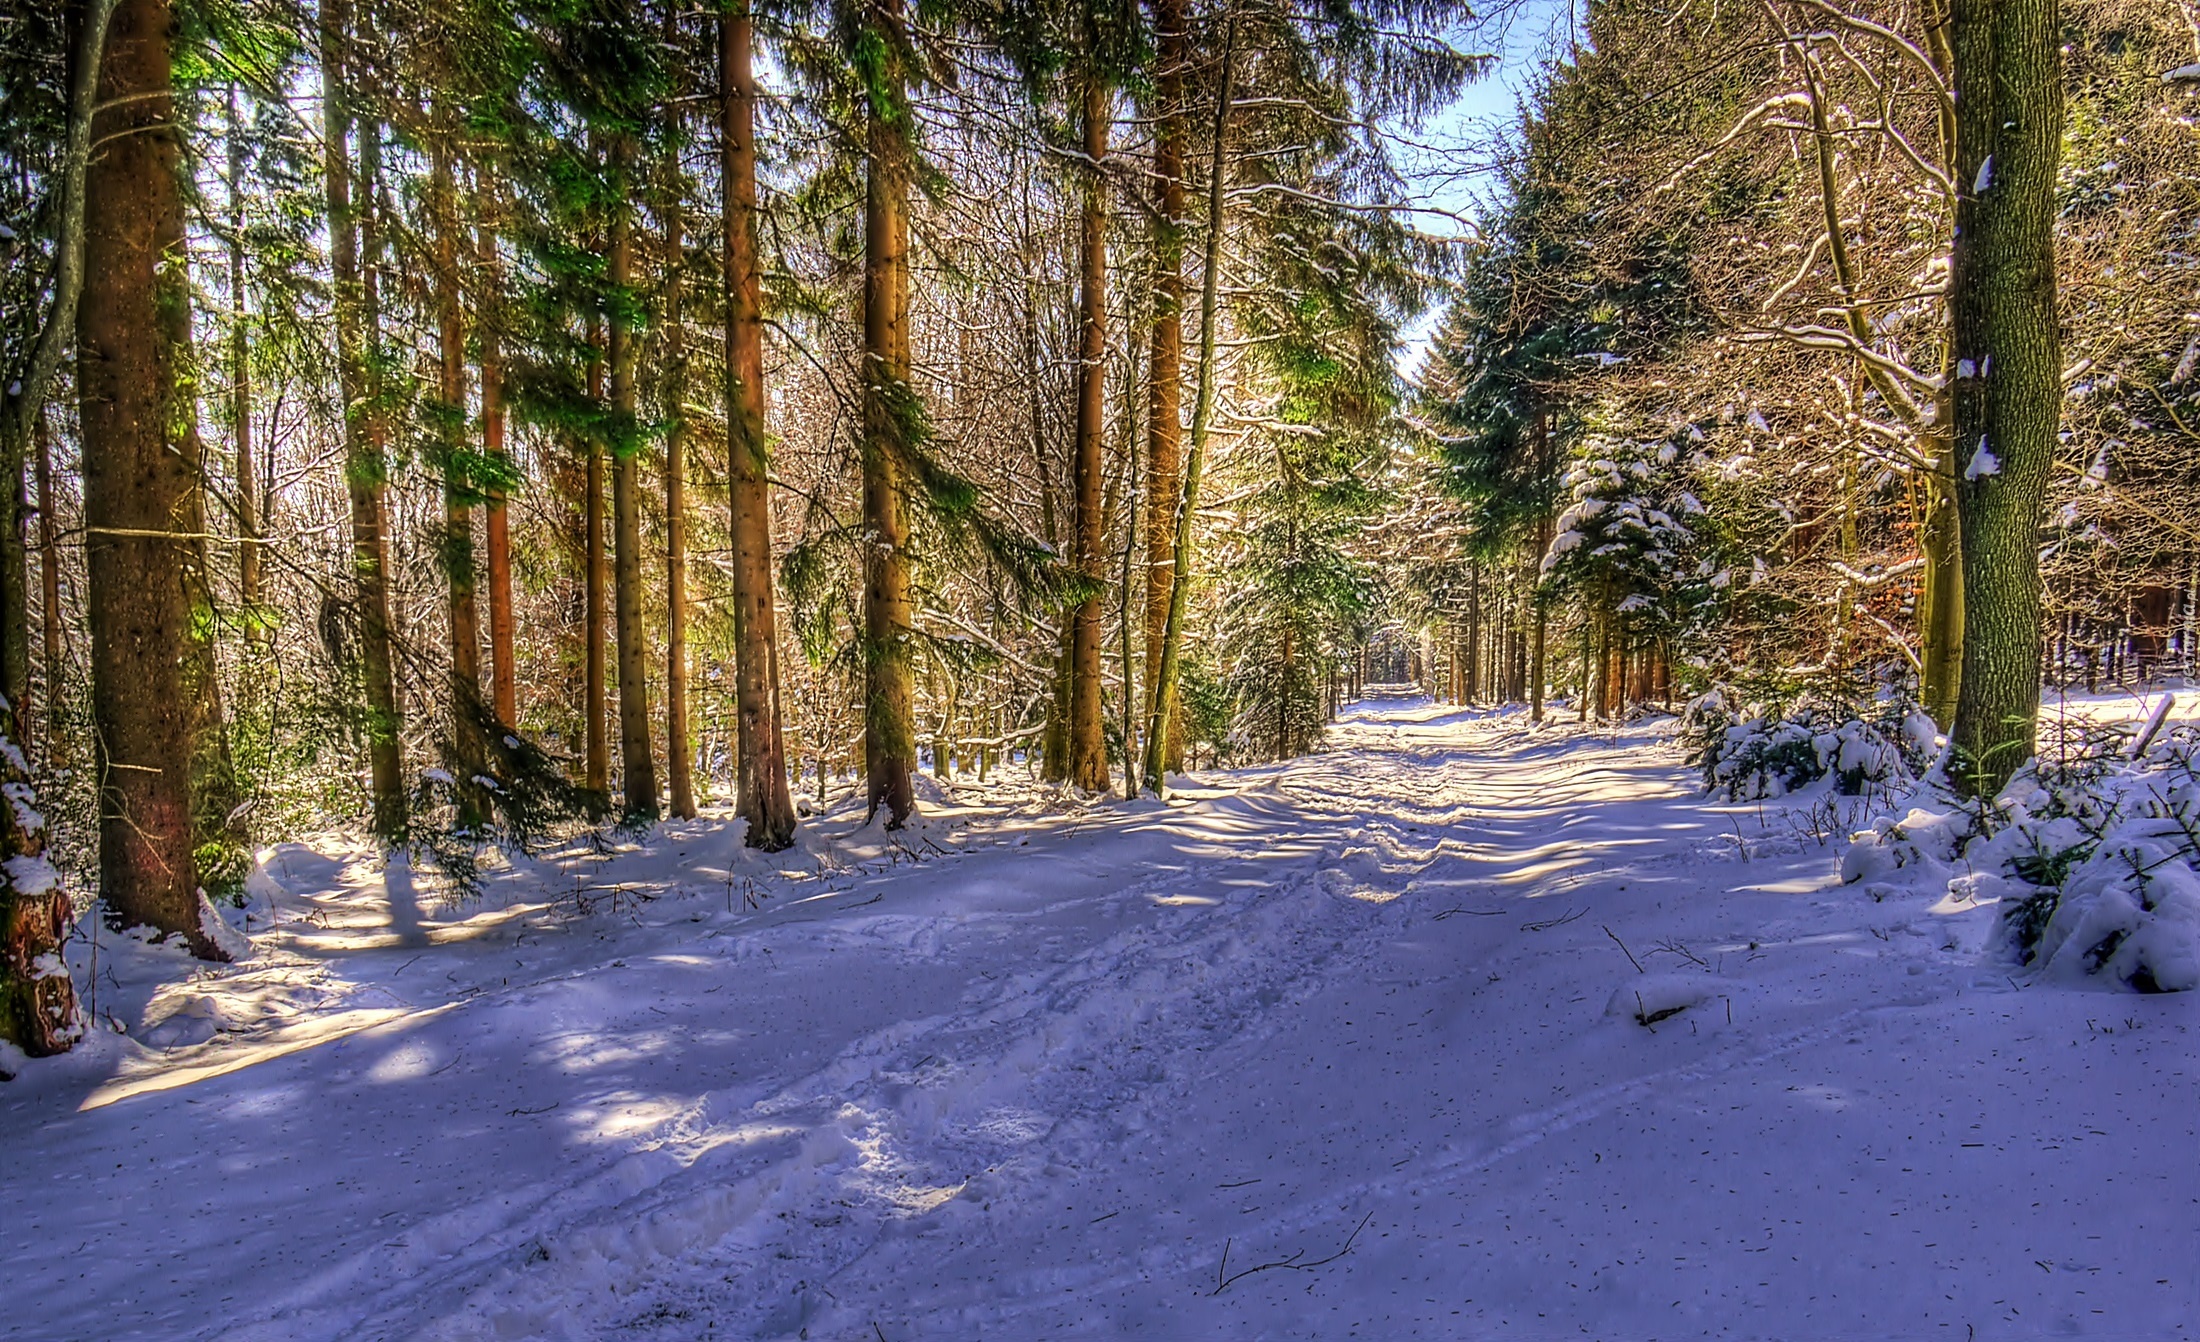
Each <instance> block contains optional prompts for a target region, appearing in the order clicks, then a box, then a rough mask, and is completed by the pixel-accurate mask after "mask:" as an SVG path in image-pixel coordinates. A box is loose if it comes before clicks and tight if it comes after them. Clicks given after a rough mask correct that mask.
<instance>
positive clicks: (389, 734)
mask: <svg viewBox="0 0 2200 1342" xmlns="http://www.w3.org/2000/svg"><path fill="white" fill-rule="evenodd" d="M349 24H350V7H349V5H348V4H346V3H344V0H328V3H325V4H324V5H323V6H322V10H321V116H322V136H321V147H322V173H323V181H324V183H325V191H326V194H327V198H328V228H329V275H330V279H331V281H332V282H333V283H332V288H333V300H334V301H333V307H334V311H335V319H336V380H337V388H338V390H339V391H340V392H341V394H342V396H343V399H344V491H345V494H346V496H347V498H348V501H349V503H350V508H351V567H352V592H353V596H352V599H353V603H354V605H355V608H356V610H357V614H358V629H359V643H360V648H359V662H360V672H361V676H360V678H361V681H362V688H363V689H364V690H365V694H366V700H367V703H366V737H367V758H368V765H369V773H370V777H371V780H372V788H373V823H374V832H375V834H376V835H377V836H379V837H380V838H381V839H382V840H383V842H385V843H396V842H398V841H399V840H400V839H402V838H403V837H404V832H405V783H404V774H403V761H402V759H401V758H400V749H401V747H400V738H401V729H402V723H401V722H400V720H399V718H398V714H397V691H396V682H395V678H394V676H393V675H392V671H391V665H390V602H389V580H388V560H387V557H386V553H385V550H384V544H383V492H384V487H385V485H386V482H387V480H388V478H389V467H388V462H387V458H386V457H385V455H384V452H383V449H382V437H381V428H380V417H381V411H380V408H379V403H378V398H377V397H376V395H375V392H376V387H375V385H374V384H375V381H376V378H375V376H374V374H373V372H372V365H371V361H370V359H369V342H370V341H379V339H380V333H379V329H378V328H379V325H380V323H379V314H378V312H377V307H378V304H377V303H376V302H375V301H374V297H373V288H372V285H373V280H372V276H371V274H368V275H363V274H362V271H361V265H360V250H361V245H360V244H361V238H360V233H361V230H360V217H361V216H362V215H366V216H368V217H369V218H371V217H372V211H373V205H374V199H373V197H374V186H375V180H376V177H377V175H378V171H379V164H378V162H377V160H378V158H379V150H378V149H369V148H368V147H367V146H363V147H362V149H363V157H364V158H365V166H366V171H365V173H364V176H365V182H364V184H363V185H364V187H365V195H366V200H365V201H364V202H363V203H362V204H361V205H359V206H358V207H355V206H354V203H353V201H352V192H351V157H350V155H351V147H350V141H351V132H352V120H353V114H352V108H351V98H352V94H353V91H354V90H353V88H352V85H351V81H350V68H349V66H350V55H349V49H350V33H349V31H348V29H349ZM364 138H365V139H367V140H369V141H372V140H374V138H375V137H374V136H373V134H372V132H369V134H368V135H367V136H366V137H364ZM371 253H372V249H371V248H369V254H370V255H369V259H370V261H371Z"/></svg>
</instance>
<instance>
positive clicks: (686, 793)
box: [658, 8, 695, 820]
mask: <svg viewBox="0 0 2200 1342" xmlns="http://www.w3.org/2000/svg"><path fill="white" fill-rule="evenodd" d="M676 12H677V11H676V10H674V9H671V8H667V9H666V11H665V35H666V40H667V43H668V45H669V44H670V43H671V42H673V41H676V40H677V39H678V37H679V30H678V28H677V26H676V22H677V21H676V19H675V17H674V15H675V14H676ZM672 139H673V142H674V143H675V144H677V143H678V142H679V139H680V128H679V127H677V126H675V127H674V128H673V135H672ZM684 185H685V183H684V182H683V180H682V178H681V175H680V159H679V155H678V153H677V152H675V153H673V154H671V155H669V156H668V157H667V161H666V163H665V185H664V196H663V200H662V203H661V205H660V207H659V211H658V217H659V218H661V219H663V220H664V228H665V255H664V266H665V272H664V323H665V325H664V331H665V337H664V358H665V367H664V376H663V378H662V379H661V380H660V382H659V386H660V387H661V388H662V389H663V395H664V408H663V413H664V417H665V773H666V779H665V782H666V786H667V788H668V790H669V791H670V793H671V805H672V814H673V815H675V816H677V817H679V818H680V819H682V820H693V819H694V818H695V739H694V736H693V734H692V733H691V730H690V728H689V726H688V647H687V626H688V594H687V579H688V570H687V547H688V501H687V440H688V429H687V317H686V313H685V312H684V311H683V308H682V299H683V297H684V295H683V292H682V290H683V286H684V283H685V279H686V274H685V272H686V270H687V238H686V236H685V233H684V230H685V228H686V220H685V218H684V217H683V212H682V210H681V194H682V189H683V187H684Z"/></svg>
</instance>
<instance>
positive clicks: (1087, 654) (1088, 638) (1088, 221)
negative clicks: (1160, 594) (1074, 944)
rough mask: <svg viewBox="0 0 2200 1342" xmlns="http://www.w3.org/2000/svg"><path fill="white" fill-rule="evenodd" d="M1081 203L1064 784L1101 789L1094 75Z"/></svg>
mask: <svg viewBox="0 0 2200 1342" xmlns="http://www.w3.org/2000/svg"><path fill="white" fill-rule="evenodd" d="M1084 85H1085V87H1084V94H1083V103H1084V107H1083V111H1082V119H1083V122H1084V149H1085V157H1086V159H1087V160H1088V161H1087V163H1086V164H1085V165H1084V171H1083V177H1084V183H1083V187H1084V190H1083V205H1082V209H1081V212H1080V213H1081V218H1080V239H1079V247H1078V253H1079V282H1078V330H1079V340H1078V350H1077V440H1076V445H1075V456H1074V458H1073V462H1072V467H1071V482H1072V491H1071V496H1072V499H1073V500H1074V503H1075V512H1074V515H1073V517H1072V521H1071V535H1072V537H1073V539H1074V542H1075V550H1074V552H1073V553H1074V557H1075V563H1076V568H1077V574H1078V576H1079V577H1080V578H1082V579H1084V580H1085V582H1086V583H1087V584H1088V585H1089V593H1090V594H1089V595H1087V596H1086V597H1085V599H1084V600H1082V601H1080V602H1078V603H1077V608H1076V610H1075V611H1074V612H1073V614H1072V619H1071V624H1070V712H1069V783H1070V786H1072V787H1075V788H1077V789H1079V790H1081V791H1085V792H1101V793H1104V792H1107V791H1109V790H1110V784H1109V781H1108V750H1107V737H1106V734H1105V731H1104V728H1103V725H1102V721H1101V708H1100V641H1101V629H1100V618H1101V598H1100V591H1101V589H1102V588H1103V587H1104V586H1105V585H1106V582H1107V575H1106V571H1105V570H1104V568H1103V567H1102V565H1103V563H1104V560H1103V558H1102V555H1101V548H1102V546H1103V545H1105V544H1106V537H1105V536H1104V535H1103V534H1102V532H1103V520H1104V519H1103V509H1102V507H1101V493H1102V490H1103V485H1104V475H1105V470H1104V466H1103V463H1102V456H1103V452H1102V448H1103V446H1104V441H1103V440H1104V438H1105V436H1106V433H1107V402H1106V394H1107V393H1106V387H1107V368H1108V290H1107V284H1108V251H1107V248H1108V239H1107V179H1106V178H1105V177H1104V176H1102V172H1103V170H1104V165H1105V164H1106V162H1107V155H1108V129H1109V126H1108V117H1109V113H1108V91H1107V88H1106V86H1105V85H1104V84H1103V83H1102V82H1101V80H1100V78H1099V77H1098V75H1097V74H1096V73H1092V72H1088V73H1087V76H1086V78H1085V80H1084Z"/></svg>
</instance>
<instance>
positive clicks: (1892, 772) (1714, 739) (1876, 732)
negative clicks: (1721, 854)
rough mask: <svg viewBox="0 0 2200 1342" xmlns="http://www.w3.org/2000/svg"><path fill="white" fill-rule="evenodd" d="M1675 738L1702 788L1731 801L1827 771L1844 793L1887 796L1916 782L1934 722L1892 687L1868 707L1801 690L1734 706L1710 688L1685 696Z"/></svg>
mask: <svg viewBox="0 0 2200 1342" xmlns="http://www.w3.org/2000/svg"><path fill="white" fill-rule="evenodd" d="M1681 739H1682V741H1683V743H1684V744H1686V746H1687V747H1688V750H1689V762H1690V763H1692V764H1694V765H1695V766H1696V767H1697V768H1698V769H1699V770H1701V771H1702V773H1703V786H1704V791H1705V792H1707V793H1710V794H1711V795H1713V796H1723V797H1727V798H1730V799H1732V800H1734V801H1756V800H1758V799H1760V798H1764V797H1780V796H1785V795H1787V794H1788V793H1790V792H1794V791H1797V790H1799V789H1801V788H1805V787H1808V786H1810V785H1811V784H1813V783H1815V782H1817V781H1818V780H1819V779H1822V778H1828V777H1830V778H1832V779H1833V780H1834V785H1835V787H1836V788H1837V789H1838V790H1839V791H1840V792H1841V794H1842V795H1843V796H1850V797H1855V796H1863V795H1867V794H1873V793H1878V794H1885V793H1888V792H1892V791H1894V790H1895V789H1898V788H1902V787H1906V786H1908V785H1909V784H1910V783H1912V782H1914V781H1916V779H1917V778H1918V776H1919V775H1920V774H1922V773H1923V772H1924V771H1925V770H1926V769H1927V768H1930V767H1931V763H1932V758H1933V750H1934V731H1933V724H1932V720H1931V719H1930V718H1928V717H1926V716H1925V714H1924V713H1923V711H1921V710H1920V709H1919V708H1918V707H1917V706H1916V705H1915V704H1914V703H1911V702H1910V701H1909V700H1908V699H1907V698H1906V697H1905V696H1902V695H1899V694H1895V693H1891V692H1890V693H1888V694H1885V695H1883V696H1882V697H1880V698H1879V699H1877V700H1875V701H1873V702H1872V703H1871V704H1869V705H1851V704H1846V703H1842V702H1840V701H1839V700H1837V699H1831V698H1822V697H1819V696H1817V695H1813V694H1809V693H1805V694H1803V695H1801V696H1799V697H1798V698H1797V699H1796V700H1795V701H1794V702H1793V703H1792V704H1790V705H1789V706H1787V707H1786V708H1784V709H1783V708H1779V707H1777V706H1772V705H1765V704H1752V705H1749V706H1748V707H1746V708H1741V709H1736V708H1735V707H1734V706H1733V704H1732V701H1731V698H1730V696H1729V695H1728V694H1727V693H1725V692H1722V691H1719V690H1712V691H1710V692H1709V693H1707V694H1703V695H1699V696H1697V697H1696V698H1695V699H1694V700H1691V701H1690V702H1689V704H1688V707H1687V709H1686V710H1685V712H1684V713H1683V714H1682V717H1681Z"/></svg>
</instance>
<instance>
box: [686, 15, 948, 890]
mask: <svg viewBox="0 0 2200 1342" xmlns="http://www.w3.org/2000/svg"><path fill="white" fill-rule="evenodd" d="M754 43H755V34H754V30H753V26H752V24H751V22H750V19H749V9H748V5H747V4H746V3H745V0H742V2H741V3H737V4H736V5H735V6H734V7H733V9H732V10H731V11H730V12H728V14H727V15H726V19H725V23H724V25H723V27H722V28H721V30H720V52H719V56H720V61H719V66H720V68H719V76H720V85H721V88H720V93H721V101H720V107H719V119H720V127H719V129H720V149H721V154H722V156H723V158H722V163H721V165H720V166H721V172H720V178H721V182H722V184H723V190H724V206H725V272H726V273H725V284H726V446H727V453H728V457H727V476H726V479H727V495H728V501H729V503H730V504H731V508H732V523H733V601H734V613H735V645H734V677H735V693H736V697H737V703H736V705H735V708H736V722H735V742H734V751H735V764H736V773H737V782H738V784H739V793H740V795H739V803H740V808H741V816H742V818H743V819H744V820H746V821H747V822H748V835H747V842H748V843H749V844H750V845H751V846H753V847H757V848H762V849H765V850H767V851H777V850H779V849H782V848H785V847H786V846H787V845H789V844H791V843H793V842H794V799H793V797H792V796H790V795H789V793H788V790H787V755H786V738H785V733H784V730H783V728H782V720H781V715H780V707H779V618H778V611H777V608H776V603H775V602H774V600H773V592H772V509H771V493H770V490H771V485H770V466H771V458H770V448H769V444H768V443H767V441H766V439H765V436H764V320H763V288H762V282H761V279H760V276H759V273H758V266H757V259H756V79H755V76H754V73H753V69H752V65H753V60H752V58H753V52H754ZM874 119H876V114H875V113H874ZM879 137H880V132H879V131H878V130H877V129H875V128H874V130H873V131H872V138H873V144H874V149H873V154H874V157H875V156H876V154H877V153H878V152H879V151H878V147H877V146H878V141H879ZM888 138H889V139H891V138H892V137H891V136H889V137H888ZM891 147H892V146H891V145H888V146H887V148H888V149H891ZM895 164H896V166H894V167H893V168H892V169H891V171H893V172H898V171H900V168H899V166H898V159H896V160H895ZM869 174H870V177H871V179H872V185H871V186H870V188H869V190H868V193H867V200H866V211H867V213H868V212H869V211H870V210H871V209H872V208H873V202H876V201H879V200H881V199H882V198H883V197H884V196H885V195H887V194H890V193H889V192H887V191H886V186H887V184H886V183H885V182H884V181H883V180H882V170H881V168H880V166H879V165H878V164H877V163H876V162H874V163H873V164H872V165H871V166H870V168H869ZM903 190H906V187H904V188H903ZM889 203H890V204H894V205H896V206H897V208H895V209H894V210H893V215H894V223H893V225H892V226H893V227H895V228H899V229H901V230H902V233H903V236H901V237H900V238H899V239H898V240H893V239H888V241H889V242H890V243H891V246H892V249H893V259H892V265H893V268H894V271H895V273H896V274H897V275H899V277H900V284H901V288H900V290H899V291H898V297H897V296H896V295H894V294H886V295H881V296H880V297H878V298H876V299H875V298H874V296H873V288H874V281H873V278H872V271H873V269H874V261H873V258H872V257H869V256H867V258H866V264H865V267H864V312H865V318H864V334H865V344H866V356H867V357H866V360H865V368H866V370H867V376H866V378H865V382H864V393H865V406H866V409H865V420H864V423H865V444H864V487H863V497H864V510H865V515H866V517H874V515H875V520H883V522H884V523H885V524H886V525H884V526H882V528H881V530H880V532H879V536H880V537H881V538H885V537H889V536H891V537H895V538H897V539H895V540H893V541H890V542H885V543H890V544H893V545H896V546H898V545H899V544H900V543H901V542H900V539H899V538H902V537H903V536H904V533H905V531H906V526H905V525H904V523H903V522H902V520H901V502H900V498H899V485H898V483H895V482H892V481H886V483H887V484H888V488H886V489H884V490H882V491H880V492H879V494H878V496H877V497H874V489H873V485H874V482H875V477H881V476H882V473H883V475H884V476H891V475H892V474H893V471H892V466H891V464H890V463H888V462H887V461H886V460H885V458H887V457H890V456H892V455H893V449H892V447H891V446H889V445H887V444H885V443H883V442H875V441H874V440H873V434H872V422H873V419H872V416H873V411H872V409H871V404H870V403H871V401H872V399H873V397H874V391H875V389H874V387H873V381H872V377H871V376H870V375H869V370H871V368H872V364H871V358H872V357H873V356H874V355H875V357H878V358H880V359H882V360H890V358H891V357H892V351H891V349H885V350H880V351H874V350H873V349H872V348H871V345H870V338H871V335H872V331H873V314H872V309H873V306H874V303H879V304H882V305H885V306H891V304H892V303H894V302H899V303H900V304H901V305H902V309H903V315H901V316H899V317H892V318H891V319H890V320H888V314H887V313H886V312H884V311H881V312H880V313H879V314H878V316H879V318H880V319H881V330H882V333H883V338H885V344H886V345H887V346H892V345H893V343H894V338H898V339H899V340H900V342H901V344H900V357H901V363H900V365H899V366H900V367H901V369H902V372H901V375H900V376H901V380H902V383H903V385H904V386H905V387H906V384H907V381H908V372H907V367H908V365H907V337H906V326H905V324H904V323H905V322H906V311H905V310H906V306H907V303H908V291H907V274H906V270H905V269H903V267H905V265H906V262H905V261H904V260H903V259H902V251H903V250H904V249H906V247H907V238H906V229H907V223H906V219H905V218H904V217H903V215H902V214H901V212H900V210H899V208H898V202H889ZM880 222H881V223H882V224H883V223H885V222H886V221H885V220H881V221H880ZM866 229H867V232H866V248H867V250H873V251H874V252H875V251H876V250H877V249H875V248H874V246H873V243H872V241H871V237H872V235H871V232H870V229H869V222H868V220H867V223H866ZM877 261H878V262H880V263H883V262H884V261H885V258H884V257H882V256H881V257H878V258H877ZM880 366H881V367H884V366H886V365H885V364H884V363H882V364H881V365H880ZM874 458H877V459H878V461H877V463H876V464H874ZM888 495H891V496H892V497H888ZM878 562H879V566H886V565H889V564H890V565H892V566H894V567H895V569H896V572H897V573H898V579H897V578H895V575H894V574H878V575H875V576H876V577H877V578H878V580H879V582H881V583H884V584H886V585H887V586H892V585H893V583H894V582H895V581H898V584H899V598H898V599H899V606H898V610H899V619H900V627H901V628H902V630H903V631H904V633H906V629H907V625H908V571H907V568H906V564H905V561H903V560H901V558H900V556H899V553H898V550H897V553H896V554H895V555H894V556H893V557H892V558H891V560H880V561H878ZM873 577H874V575H872V574H868V573H867V574H866V579H865V586H866V593H867V599H866V602H865V606H866V621H868V620H869V619H870V607H871V601H870V599H869V596H868V594H869V592H870V590H871V588H872V585H873V584H872V579H873ZM880 600H881V602H882V606H881V609H880V611H879V614H880V615H881V616H882V617H887V619H888V623H889V624H891V623H892V618H891V617H892V611H891V610H889V609H887V607H891V606H892V605H893V602H892V601H891V600H888V599H887V598H885V597H883V596H882V597H881V598H880ZM901 656H902V662H901V663H900V665H901V685H902V691H901V698H900V703H901V704H902V705H903V709H902V712H903V721H904V723H905V724H906V722H907V716H908V712H909V711H910V710H909V695H908V687H907V679H908V668H907V661H906V639H905V638H904V641H903V649H902V653H901ZM881 670H882V671H884V672H889V673H890V671H891V668H881ZM887 678H888V679H889V680H890V679H891V678H892V677H891V675H890V674H889V675H888V676H887ZM874 697H875V696H874ZM888 698H889V699H891V698H892V695H891V694H889V695H888ZM866 721H867V722H868V715H867V717H866ZM868 733H869V727H868V726H866V740H868V739H869V736H868ZM900 739H902V740H903V741H905V742H906V741H910V740H913V736H911V735H909V734H906V733H905V734H904V735H903V736H902V737H901V738H900ZM910 753H912V752H910V751H907V750H905V751H904V752H903V754H902V764H901V767H902V770H903V784H902V787H903V793H904V794H906V791H907V777H906V775H907V770H908V767H909V761H908V760H907V758H906V757H907V755H908V754H910ZM893 758H894V757H893V755H892V752H888V767H891V761H892V759H893ZM876 767H877V766H874V772H873V775H872V777H873V779H874V781H875V780H876V779H877V778H878V777H879V774H878V773H877V772H876ZM871 795H872V800H871V805H872V809H874V810H876V809H877V806H878V802H879V799H880V794H879V793H877V792H876V791H874V792H873V793H872V794H871ZM886 799H887V801H888V803H889V806H890V808H891V809H892V811H893V816H894V819H895V821H896V822H897V823H898V822H899V820H900V819H901V818H903V817H905V816H906V815H907V814H908V801H907V798H906V796H905V795H904V796H903V799H902V800H901V801H900V802H899V803H896V802H895V801H894V794H893V793H892V792H891V789H890V790H889V794H888V796H887V798H886Z"/></svg>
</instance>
